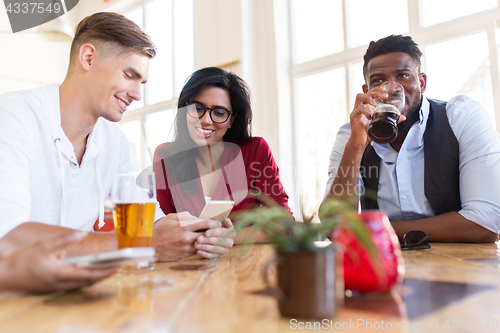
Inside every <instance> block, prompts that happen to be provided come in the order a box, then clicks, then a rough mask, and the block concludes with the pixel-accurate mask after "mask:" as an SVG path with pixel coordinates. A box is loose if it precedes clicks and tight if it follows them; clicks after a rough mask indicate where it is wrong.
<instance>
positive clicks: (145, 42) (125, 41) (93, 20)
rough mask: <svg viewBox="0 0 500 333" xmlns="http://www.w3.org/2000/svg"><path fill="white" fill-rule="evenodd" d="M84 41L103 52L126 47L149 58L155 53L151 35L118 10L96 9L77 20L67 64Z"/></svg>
mask: <svg viewBox="0 0 500 333" xmlns="http://www.w3.org/2000/svg"><path fill="white" fill-rule="evenodd" d="M85 43H90V44H92V45H94V46H95V47H96V48H97V49H98V51H99V52H101V53H102V54H104V55H106V56H116V55H118V54H121V53H124V52H127V51H131V52H134V53H140V54H143V55H145V56H147V57H149V58H154V56H155V55H156V46H155V45H154V43H153V41H152V40H151V38H150V37H149V36H148V35H147V34H146V33H145V32H144V31H143V30H142V29H141V28H140V27H139V26H138V25H137V24H135V23H134V22H132V21H131V20H129V19H128V18H126V17H125V16H123V15H120V14H117V13H111V12H101V13H95V14H92V15H90V16H87V17H86V18H84V19H83V20H82V21H81V22H80V23H78V25H77V26H76V31H75V38H74V39H73V42H72V44H71V52H70V67H71V64H72V63H73V62H74V59H75V58H76V57H77V55H78V52H79V50H80V47H81V46H82V45H83V44H85Z"/></svg>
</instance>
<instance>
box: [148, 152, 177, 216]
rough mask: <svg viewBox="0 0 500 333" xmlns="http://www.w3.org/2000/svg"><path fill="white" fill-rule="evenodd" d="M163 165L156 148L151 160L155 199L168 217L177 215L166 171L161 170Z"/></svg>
mask: <svg viewBox="0 0 500 333" xmlns="http://www.w3.org/2000/svg"><path fill="white" fill-rule="evenodd" d="M163 165H164V164H163V163H162V158H161V157H160V155H159V153H158V148H157V149H156V150H155V154H154V158H153V171H154V173H155V178H156V199H157V200H158V202H159V205H160V207H161V210H162V211H163V213H164V214H166V215H168V214H171V213H177V210H176V209H175V207H174V206H173V205H172V192H171V191H170V188H169V186H168V181H167V175H166V170H165V169H164V168H163Z"/></svg>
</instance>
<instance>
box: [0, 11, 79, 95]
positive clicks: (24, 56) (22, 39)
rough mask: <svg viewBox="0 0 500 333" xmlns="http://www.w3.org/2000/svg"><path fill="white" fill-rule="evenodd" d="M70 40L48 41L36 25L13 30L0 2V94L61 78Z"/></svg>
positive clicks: (33, 86)
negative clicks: (23, 29)
mask: <svg viewBox="0 0 500 333" xmlns="http://www.w3.org/2000/svg"><path fill="white" fill-rule="evenodd" d="M70 45H71V43H70V42H58V43H56V42H49V41H46V40H43V39H41V38H40V37H39V35H38V31H37V28H32V29H29V30H26V31H21V32H18V33H15V34H13V33H12V29H11V28H10V23H9V18H8V16H7V13H6V11H5V7H4V6H3V5H0V94H3V93H5V92H8V91H13V90H23V89H31V88H35V87H38V86H42V85H46V84H50V83H57V82H61V81H62V80H63V79H64V77H65V76H66V69H67V67H68V63H69V48H70Z"/></svg>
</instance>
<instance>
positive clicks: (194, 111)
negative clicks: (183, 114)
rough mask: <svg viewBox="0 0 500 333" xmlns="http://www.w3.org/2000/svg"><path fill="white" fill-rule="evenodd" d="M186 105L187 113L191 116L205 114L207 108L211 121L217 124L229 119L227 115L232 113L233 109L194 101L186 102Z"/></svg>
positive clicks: (198, 116)
mask: <svg viewBox="0 0 500 333" xmlns="http://www.w3.org/2000/svg"><path fill="white" fill-rule="evenodd" d="M186 106H187V111H188V114H189V115H190V116H191V117H193V118H201V117H203V116H204V115H205V113H206V112H207V110H210V113H209V114H210V119H212V121H213V122H214V123H217V124H222V123H225V122H226V121H227V120H228V119H229V116H230V115H231V114H232V113H233V111H229V110H228V109H226V108H225V107H223V106H216V107H214V108H209V107H206V106H205V105H204V104H203V103H201V102H196V101H193V102H187V103H186Z"/></svg>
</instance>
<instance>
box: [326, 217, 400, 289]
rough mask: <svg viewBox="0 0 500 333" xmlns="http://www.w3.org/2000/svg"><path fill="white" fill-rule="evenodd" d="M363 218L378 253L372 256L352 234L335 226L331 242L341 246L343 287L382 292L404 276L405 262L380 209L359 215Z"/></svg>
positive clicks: (390, 227)
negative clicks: (342, 251) (342, 254)
mask: <svg viewBox="0 0 500 333" xmlns="http://www.w3.org/2000/svg"><path fill="white" fill-rule="evenodd" d="M358 216H359V218H360V219H361V220H362V221H364V223H365V225H366V227H367V229H368V231H369V232H370V235H371V239H372V242H373V244H374V245H375V249H376V252H377V255H376V257H375V258H374V257H373V256H372V255H371V254H370V252H369V251H368V249H367V248H366V247H365V246H364V245H363V244H362V243H360V241H359V240H358V239H357V238H356V236H355V234H354V233H353V232H352V231H351V230H349V229H347V228H345V227H340V228H337V229H336V230H335V231H334V233H333V238H332V239H333V241H334V242H336V243H337V244H342V245H343V247H344V251H345V252H344V282H345V289H346V290H348V289H349V290H352V291H359V292H385V291H389V290H390V289H391V287H392V286H394V285H395V284H396V283H397V282H400V281H401V280H402V279H403V275H404V263H403V257H402V255H401V247H400V246H399V241H398V237H397V235H396V232H395V231H394V229H393V228H392V226H391V223H390V221H389V219H388V218H387V215H386V214H385V213H383V212H381V211H365V212H362V213H360V214H358Z"/></svg>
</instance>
